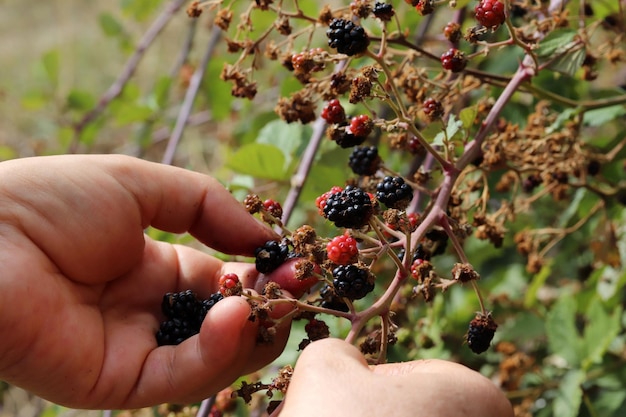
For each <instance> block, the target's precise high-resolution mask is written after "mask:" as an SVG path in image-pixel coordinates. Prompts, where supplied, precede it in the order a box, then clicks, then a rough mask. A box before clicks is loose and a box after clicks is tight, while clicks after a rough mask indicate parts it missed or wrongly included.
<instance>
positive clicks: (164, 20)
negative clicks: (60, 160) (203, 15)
mask: <svg viewBox="0 0 626 417" xmlns="http://www.w3.org/2000/svg"><path fill="white" fill-rule="evenodd" d="M184 2H185V0H172V1H171V2H170V3H169V4H168V5H167V6H166V7H165V8H164V9H163V11H162V12H161V14H160V15H159V16H158V17H157V18H156V19H155V20H154V22H153V23H152V25H151V26H150V27H149V28H148V30H147V31H146V33H145V34H144V35H143V37H142V38H141V40H140V41H139V44H138V45H137V48H136V49H135V52H134V53H133V54H132V56H131V57H130V58H129V59H128V61H126V65H125V66H124V68H123V69H122V72H121V73H120V75H119V77H117V79H116V80H115V81H114V82H113V84H111V86H110V87H109V89H108V90H107V91H106V92H105V93H104V94H103V95H102V96H101V97H100V100H98V104H96V107H94V108H93V109H92V110H91V111H89V112H88V113H87V114H85V116H83V118H82V119H81V120H80V121H78V123H76V124H75V125H74V138H73V140H72V143H71V144H70V147H69V153H74V152H76V150H77V149H76V148H77V147H78V143H79V138H80V135H81V133H82V132H83V130H84V129H85V127H87V125H89V123H91V122H93V121H94V120H95V119H96V118H98V116H100V114H102V112H103V111H104V110H105V109H106V108H107V106H108V105H109V104H110V103H111V102H112V101H113V100H114V99H116V98H117V97H118V96H119V95H120V94H121V93H122V91H123V90H124V87H125V86H126V84H127V83H128V81H129V80H130V79H131V78H132V76H133V75H134V74H135V71H136V69H137V67H138V66H139V63H140V62H141V59H142V58H143V56H144V54H145V53H146V51H147V50H148V48H149V47H150V45H152V43H153V42H154V40H155V39H156V38H157V36H158V35H159V34H160V33H161V31H162V30H163V29H164V28H165V26H166V25H167V24H168V23H169V21H170V20H171V19H172V17H173V16H174V14H175V13H176V12H177V11H178V9H180V7H181V6H182V4H183V3H184Z"/></svg>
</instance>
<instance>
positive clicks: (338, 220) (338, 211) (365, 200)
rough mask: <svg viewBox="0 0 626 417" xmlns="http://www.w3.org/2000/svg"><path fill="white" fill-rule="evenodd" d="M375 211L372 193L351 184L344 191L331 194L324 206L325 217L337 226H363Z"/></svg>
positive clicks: (355, 227) (356, 227)
mask: <svg viewBox="0 0 626 417" xmlns="http://www.w3.org/2000/svg"><path fill="white" fill-rule="evenodd" d="M373 213H374V205H373V204H372V199H371V197H370V195H369V194H368V193H367V192H365V191H363V190H362V189H360V188H358V187H354V186H351V185H349V186H347V187H346V188H345V189H344V190H343V191H340V192H338V193H335V194H331V195H330V196H329V197H328V198H327V200H326V205H325V206H324V217H326V218H327V219H328V220H330V221H331V222H333V223H335V226H337V227H348V228H354V229H358V228H361V227H363V226H365V225H366V224H367V222H368V220H369V219H370V217H371V216H372V214H373Z"/></svg>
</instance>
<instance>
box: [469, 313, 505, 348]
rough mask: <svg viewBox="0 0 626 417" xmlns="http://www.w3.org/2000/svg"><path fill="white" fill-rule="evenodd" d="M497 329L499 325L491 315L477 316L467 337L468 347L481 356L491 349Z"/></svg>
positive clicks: (480, 314) (471, 323)
mask: <svg viewBox="0 0 626 417" xmlns="http://www.w3.org/2000/svg"><path fill="white" fill-rule="evenodd" d="M497 328H498V325H497V324H496V322H495V321H494V320H493V318H492V317H491V314H486V315H485V314H482V313H478V314H476V317H474V319H473V320H472V321H471V322H470V324H469V329H468V330H467V334H466V335H465V339H466V340H467V345H468V346H469V348H470V349H471V350H472V352H474V353H476V354H480V353H483V352H484V351H486V350H487V349H489V345H490V344H491V340H492V339H493V336H494V334H495V333H496V329H497Z"/></svg>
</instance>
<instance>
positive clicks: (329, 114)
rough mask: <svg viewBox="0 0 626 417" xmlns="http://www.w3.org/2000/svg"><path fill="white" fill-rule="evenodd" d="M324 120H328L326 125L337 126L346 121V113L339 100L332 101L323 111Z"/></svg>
mask: <svg viewBox="0 0 626 417" xmlns="http://www.w3.org/2000/svg"><path fill="white" fill-rule="evenodd" d="M322 119H324V120H326V123H330V124H335V123H342V122H345V121H346V112H345V110H344V109H343V106H342V105H341V103H340V102H339V100H337V99H336V98H335V99H332V100H330V101H329V102H328V104H326V106H325V107H324V108H323V109H322Z"/></svg>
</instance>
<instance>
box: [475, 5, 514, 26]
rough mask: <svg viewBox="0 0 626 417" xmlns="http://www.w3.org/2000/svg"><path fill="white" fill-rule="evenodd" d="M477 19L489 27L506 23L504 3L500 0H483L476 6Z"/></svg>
mask: <svg viewBox="0 0 626 417" xmlns="http://www.w3.org/2000/svg"><path fill="white" fill-rule="evenodd" d="M474 14H475V16H476V21H477V22H478V23H480V24H481V25H483V26H485V27H487V28H496V27H498V26H500V25H501V24H503V23H504V21H505V20H506V16H505V14H504V4H502V3H501V2H500V1H498V0H482V1H481V2H479V3H478V4H477V5H476V7H475V8H474Z"/></svg>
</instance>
